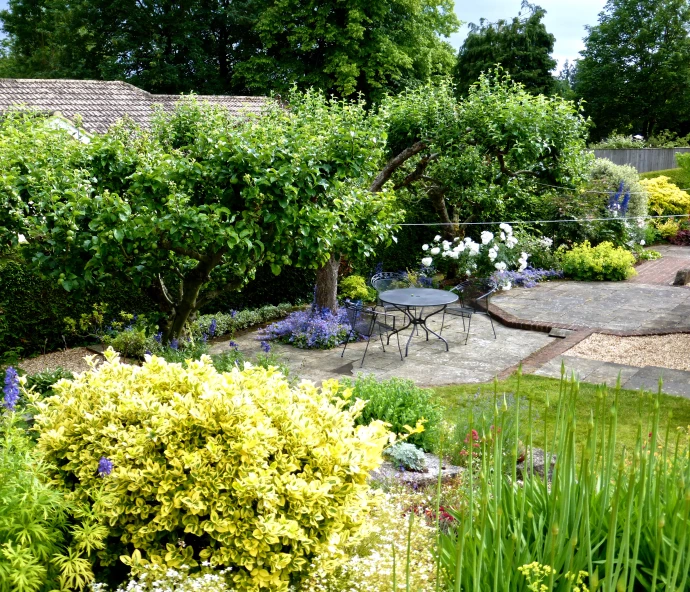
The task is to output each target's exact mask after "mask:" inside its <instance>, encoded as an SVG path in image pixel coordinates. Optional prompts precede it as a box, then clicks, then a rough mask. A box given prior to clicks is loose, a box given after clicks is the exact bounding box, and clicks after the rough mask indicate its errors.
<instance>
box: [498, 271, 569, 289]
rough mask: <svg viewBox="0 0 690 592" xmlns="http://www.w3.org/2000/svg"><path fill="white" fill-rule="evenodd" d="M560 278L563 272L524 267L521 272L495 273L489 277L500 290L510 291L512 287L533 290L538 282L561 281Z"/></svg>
mask: <svg viewBox="0 0 690 592" xmlns="http://www.w3.org/2000/svg"><path fill="white" fill-rule="evenodd" d="M562 277H563V272H562V271H559V270H557V269H534V268H532V267H526V268H525V269H523V270H522V271H508V270H505V271H497V272H495V273H493V274H492V275H491V280H492V281H493V282H494V284H496V286H498V287H499V288H501V289H502V290H510V288H512V287H513V286H517V287H520V288H534V287H535V286H536V285H537V284H538V283H539V282H543V281H546V280H554V279H561V278H562Z"/></svg>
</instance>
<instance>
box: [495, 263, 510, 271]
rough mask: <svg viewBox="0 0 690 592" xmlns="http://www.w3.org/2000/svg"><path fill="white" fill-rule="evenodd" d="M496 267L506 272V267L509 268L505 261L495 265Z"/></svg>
mask: <svg viewBox="0 0 690 592" xmlns="http://www.w3.org/2000/svg"><path fill="white" fill-rule="evenodd" d="M494 267H495V268H496V269H497V270H498V271H505V270H506V267H508V266H507V265H506V264H505V261H499V262H498V263H496V264H495V265H494Z"/></svg>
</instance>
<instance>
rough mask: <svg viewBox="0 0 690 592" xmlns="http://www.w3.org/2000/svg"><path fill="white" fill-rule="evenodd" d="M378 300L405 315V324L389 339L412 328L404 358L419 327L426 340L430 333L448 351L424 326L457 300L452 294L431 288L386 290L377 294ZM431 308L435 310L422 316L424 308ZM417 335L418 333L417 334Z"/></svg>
mask: <svg viewBox="0 0 690 592" xmlns="http://www.w3.org/2000/svg"><path fill="white" fill-rule="evenodd" d="M379 300H381V302H383V303H385V304H390V305H392V306H394V307H395V308H396V310H399V311H400V312H401V313H403V314H404V315H405V318H406V320H407V324H406V325H405V326H403V327H401V328H400V329H397V330H396V331H393V332H391V333H390V335H389V337H388V340H389V341H390V337H391V336H392V335H395V334H396V333H400V332H401V331H404V330H405V329H407V328H408V327H410V325H411V326H412V332H411V333H410V336H409V337H408V339H407V344H406V345H405V356H407V351H408V349H409V347H410V341H412V337H413V336H414V332H415V329H416V328H417V327H421V328H422V329H424V332H425V333H426V340H427V341H429V333H432V334H433V335H435V336H436V337H438V338H439V339H440V340H441V341H443V343H445V344H446V351H448V342H447V341H446V340H445V339H444V338H443V337H441V336H440V335H439V334H438V333H436V332H435V331H432V330H431V329H430V328H429V327H428V326H427V324H426V322H427V320H428V319H429V318H430V317H432V316H434V315H435V314H438V313H440V312H443V311H444V310H445V309H446V306H448V305H449V304H453V302H456V301H457V300H458V295H457V294H454V293H453V292H446V290H435V289H433V288H401V289H398V290H388V291H386V292H381V293H380V294H379ZM430 307H433V308H434V309H435V310H433V311H432V312H430V313H429V314H427V315H425V314H424V309H425V308H430ZM418 333H419V332H418Z"/></svg>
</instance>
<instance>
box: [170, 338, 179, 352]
mask: <svg viewBox="0 0 690 592" xmlns="http://www.w3.org/2000/svg"><path fill="white" fill-rule="evenodd" d="M179 347H180V342H179V341H178V340H177V339H173V340H172V341H171V342H170V349H174V350H175V351H177V350H178V348H179Z"/></svg>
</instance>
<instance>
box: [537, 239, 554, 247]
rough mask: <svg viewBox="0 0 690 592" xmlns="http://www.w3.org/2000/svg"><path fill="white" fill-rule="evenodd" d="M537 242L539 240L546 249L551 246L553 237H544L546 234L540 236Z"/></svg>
mask: <svg viewBox="0 0 690 592" xmlns="http://www.w3.org/2000/svg"><path fill="white" fill-rule="evenodd" d="M539 242H541V244H542V245H543V246H544V247H546V248H547V249H548V248H549V247H551V245H553V239H550V238H548V237H546V236H545V237H544V238H542V239H541V241H539Z"/></svg>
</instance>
